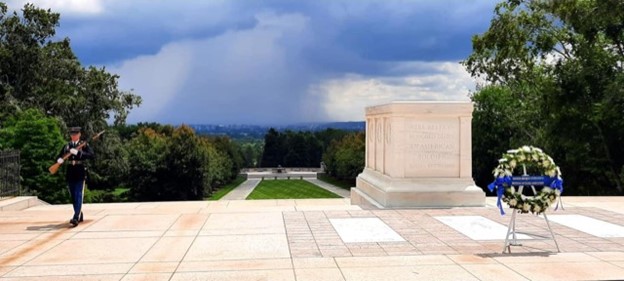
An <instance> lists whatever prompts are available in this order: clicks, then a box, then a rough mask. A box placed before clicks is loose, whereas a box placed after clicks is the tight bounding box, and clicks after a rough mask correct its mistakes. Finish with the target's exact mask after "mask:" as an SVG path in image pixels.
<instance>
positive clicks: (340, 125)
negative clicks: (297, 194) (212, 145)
mask: <svg viewBox="0 0 624 281" xmlns="http://www.w3.org/2000/svg"><path fill="white" fill-rule="evenodd" d="M190 126H191V127H192V128H193V129H194V130H195V132H196V133H197V134H200V135H222V136H223V135H225V136H229V137H230V138H233V139H263V138H264V135H265V134H266V132H267V131H268V130H269V129H270V128H275V129H276V130H278V131H286V130H291V131H322V130H325V129H328V128H332V129H339V130H347V131H364V128H365V126H366V122H363V121H362V122H328V123H301V124H292V125H283V126H259V125H212V124H194V125H190Z"/></svg>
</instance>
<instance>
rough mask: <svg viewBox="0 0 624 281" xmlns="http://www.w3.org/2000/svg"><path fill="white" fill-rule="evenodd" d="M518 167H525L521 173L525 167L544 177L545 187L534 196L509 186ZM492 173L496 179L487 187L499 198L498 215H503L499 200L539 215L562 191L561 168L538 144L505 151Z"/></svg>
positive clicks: (525, 211) (521, 210)
mask: <svg viewBox="0 0 624 281" xmlns="http://www.w3.org/2000/svg"><path fill="white" fill-rule="evenodd" d="M519 167H520V168H522V169H524V171H523V172H524V174H526V169H527V167H528V168H529V169H532V171H537V172H540V173H541V174H542V175H543V176H544V188H542V190H540V192H539V193H537V194H536V195H534V196H533V197H527V196H525V195H523V194H522V193H520V192H517V191H516V189H515V188H514V187H513V186H512V176H513V171H514V169H516V168H519ZM493 173H494V178H495V180H494V182H492V183H491V184H489V185H488V188H489V189H490V191H492V192H493V191H494V189H496V194H497V197H498V200H497V202H496V206H498V208H499V209H500V212H501V215H504V214H505V212H504V211H503V207H502V203H501V201H503V202H505V203H507V205H508V206H509V208H512V209H517V210H518V211H519V212H520V213H529V212H531V213H533V214H536V215H539V214H541V213H543V212H544V211H546V209H548V207H550V205H552V204H553V203H554V202H555V201H556V200H557V197H559V196H560V195H561V193H562V192H563V179H562V178H561V170H560V169H559V167H558V166H557V165H555V161H554V160H553V159H552V158H551V157H550V156H548V155H547V154H546V153H544V152H543V151H542V150H541V149H539V148H537V147H533V146H526V145H525V146H523V147H520V148H518V149H512V150H508V151H507V153H504V154H503V157H502V158H501V159H499V160H498V166H497V167H496V168H495V169H494V171H493ZM559 198H560V197H559Z"/></svg>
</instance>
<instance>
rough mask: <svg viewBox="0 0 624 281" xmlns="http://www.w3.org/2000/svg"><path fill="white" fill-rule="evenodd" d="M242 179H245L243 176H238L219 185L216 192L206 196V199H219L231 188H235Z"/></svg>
mask: <svg viewBox="0 0 624 281" xmlns="http://www.w3.org/2000/svg"><path fill="white" fill-rule="evenodd" d="M244 181H245V177H242V176H238V177H236V179H234V180H233V181H232V182H231V183H228V184H226V185H224V186H222V187H220V188H219V189H218V190H217V191H216V192H214V193H212V196H210V197H206V200H219V199H221V197H223V196H225V195H226V194H228V192H230V191H232V189H234V188H236V187H237V186H239V185H240V184H241V183H243V182H244Z"/></svg>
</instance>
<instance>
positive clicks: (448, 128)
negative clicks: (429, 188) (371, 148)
mask: <svg viewBox="0 0 624 281" xmlns="http://www.w3.org/2000/svg"><path fill="white" fill-rule="evenodd" d="M403 133H404V136H405V137H406V138H405V142H404V143H403V145H402V149H401V151H403V153H404V157H405V158H404V160H405V164H406V166H405V175H406V176H407V177H424V176H427V177H458V176H459V120H436V121H415V120H414V121H410V122H407V124H405V127H404V132H403Z"/></svg>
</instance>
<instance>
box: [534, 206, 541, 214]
mask: <svg viewBox="0 0 624 281" xmlns="http://www.w3.org/2000/svg"><path fill="white" fill-rule="evenodd" d="M541 210H542V208H541V207H540V206H539V205H535V206H533V212H536V213H539V212H540V211H541Z"/></svg>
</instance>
